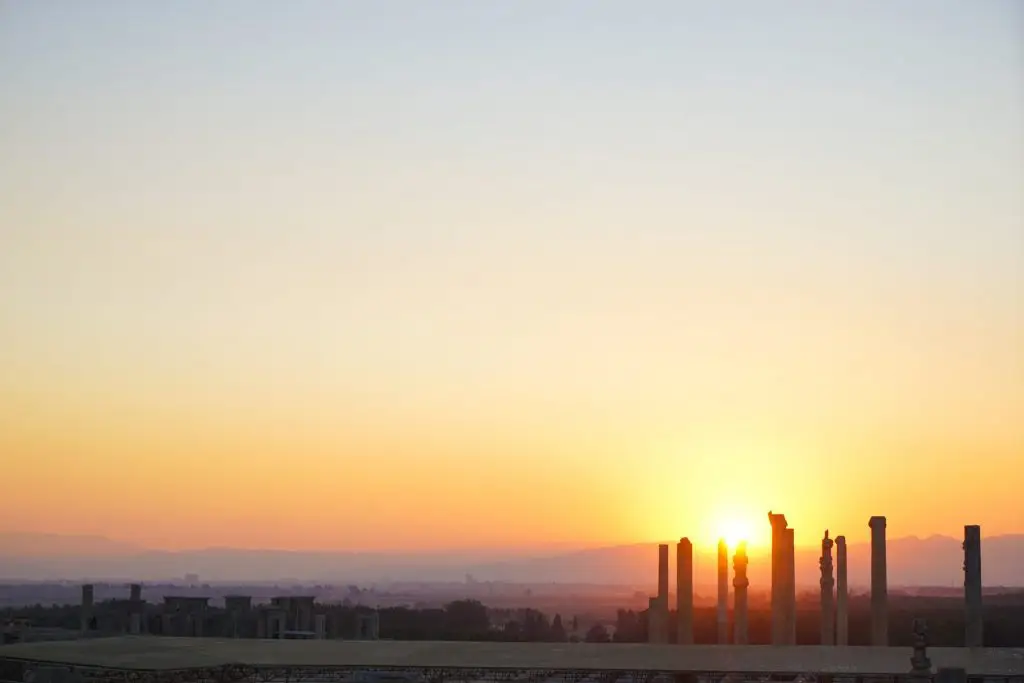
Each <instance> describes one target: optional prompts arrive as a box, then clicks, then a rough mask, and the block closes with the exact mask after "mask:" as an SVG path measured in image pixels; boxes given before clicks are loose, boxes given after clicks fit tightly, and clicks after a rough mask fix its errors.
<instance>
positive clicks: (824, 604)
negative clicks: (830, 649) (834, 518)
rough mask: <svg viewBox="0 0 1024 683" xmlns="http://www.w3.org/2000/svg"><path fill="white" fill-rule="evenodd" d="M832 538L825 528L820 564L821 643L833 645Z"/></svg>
mask: <svg viewBox="0 0 1024 683" xmlns="http://www.w3.org/2000/svg"><path fill="white" fill-rule="evenodd" d="M832 545H833V542H832V539H831V538H829V537H828V529H825V537H824V538H823V539H821V559H820V560H818V565H819V566H820V567H821V581H820V583H821V644H822V645H833V644H834V643H835V624H836V622H835V613H834V612H833V598H832V590H833V588H834V587H835V581H834V580H833V579H832Z"/></svg>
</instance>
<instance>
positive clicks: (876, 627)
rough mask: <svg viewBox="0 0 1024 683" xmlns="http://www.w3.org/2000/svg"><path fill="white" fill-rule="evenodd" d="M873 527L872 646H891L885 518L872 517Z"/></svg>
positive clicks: (871, 525) (869, 523)
mask: <svg viewBox="0 0 1024 683" xmlns="http://www.w3.org/2000/svg"><path fill="white" fill-rule="evenodd" d="M868 526H869V527H871V644H872V645H876V646H877V645H888V644H889V589H888V579H887V578H886V559H885V517H872V518H871V519H870V520H869V521H868Z"/></svg>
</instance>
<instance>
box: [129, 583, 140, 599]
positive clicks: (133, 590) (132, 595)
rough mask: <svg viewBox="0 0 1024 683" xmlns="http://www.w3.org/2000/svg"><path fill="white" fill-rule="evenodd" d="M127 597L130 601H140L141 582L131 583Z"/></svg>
mask: <svg viewBox="0 0 1024 683" xmlns="http://www.w3.org/2000/svg"><path fill="white" fill-rule="evenodd" d="M128 599H129V600H131V601H132V602H141V601H142V584H140V583H133V584H132V585H131V586H130V587H129V588H128Z"/></svg>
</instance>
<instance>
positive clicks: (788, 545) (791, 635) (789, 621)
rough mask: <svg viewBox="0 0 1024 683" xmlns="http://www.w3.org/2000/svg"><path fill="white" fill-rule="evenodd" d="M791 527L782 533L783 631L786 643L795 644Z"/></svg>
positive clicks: (794, 561) (794, 581)
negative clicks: (784, 567) (784, 571)
mask: <svg viewBox="0 0 1024 683" xmlns="http://www.w3.org/2000/svg"><path fill="white" fill-rule="evenodd" d="M793 534H794V531H793V529H786V530H785V531H783V534H782V543H783V550H784V552H783V560H784V561H785V563H786V575H785V578H786V594H785V601H786V602H785V622H784V627H785V629H784V631H783V634H784V636H785V643H786V645H796V545H795V540H794V538H793Z"/></svg>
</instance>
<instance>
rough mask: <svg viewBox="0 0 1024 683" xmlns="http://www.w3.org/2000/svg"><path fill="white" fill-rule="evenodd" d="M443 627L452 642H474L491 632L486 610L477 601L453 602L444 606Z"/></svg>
mask: <svg viewBox="0 0 1024 683" xmlns="http://www.w3.org/2000/svg"><path fill="white" fill-rule="evenodd" d="M444 611H445V626H446V629H445V630H446V631H447V632H448V635H449V637H451V638H452V639H454V640H474V639H479V638H483V637H485V636H486V635H487V634H488V632H489V631H490V630H491V621H490V619H489V618H488V617H487V608H486V607H484V605H483V603H481V602H480V601H479V600H455V601H454V602H449V603H448V604H447V605H445V608H444Z"/></svg>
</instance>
